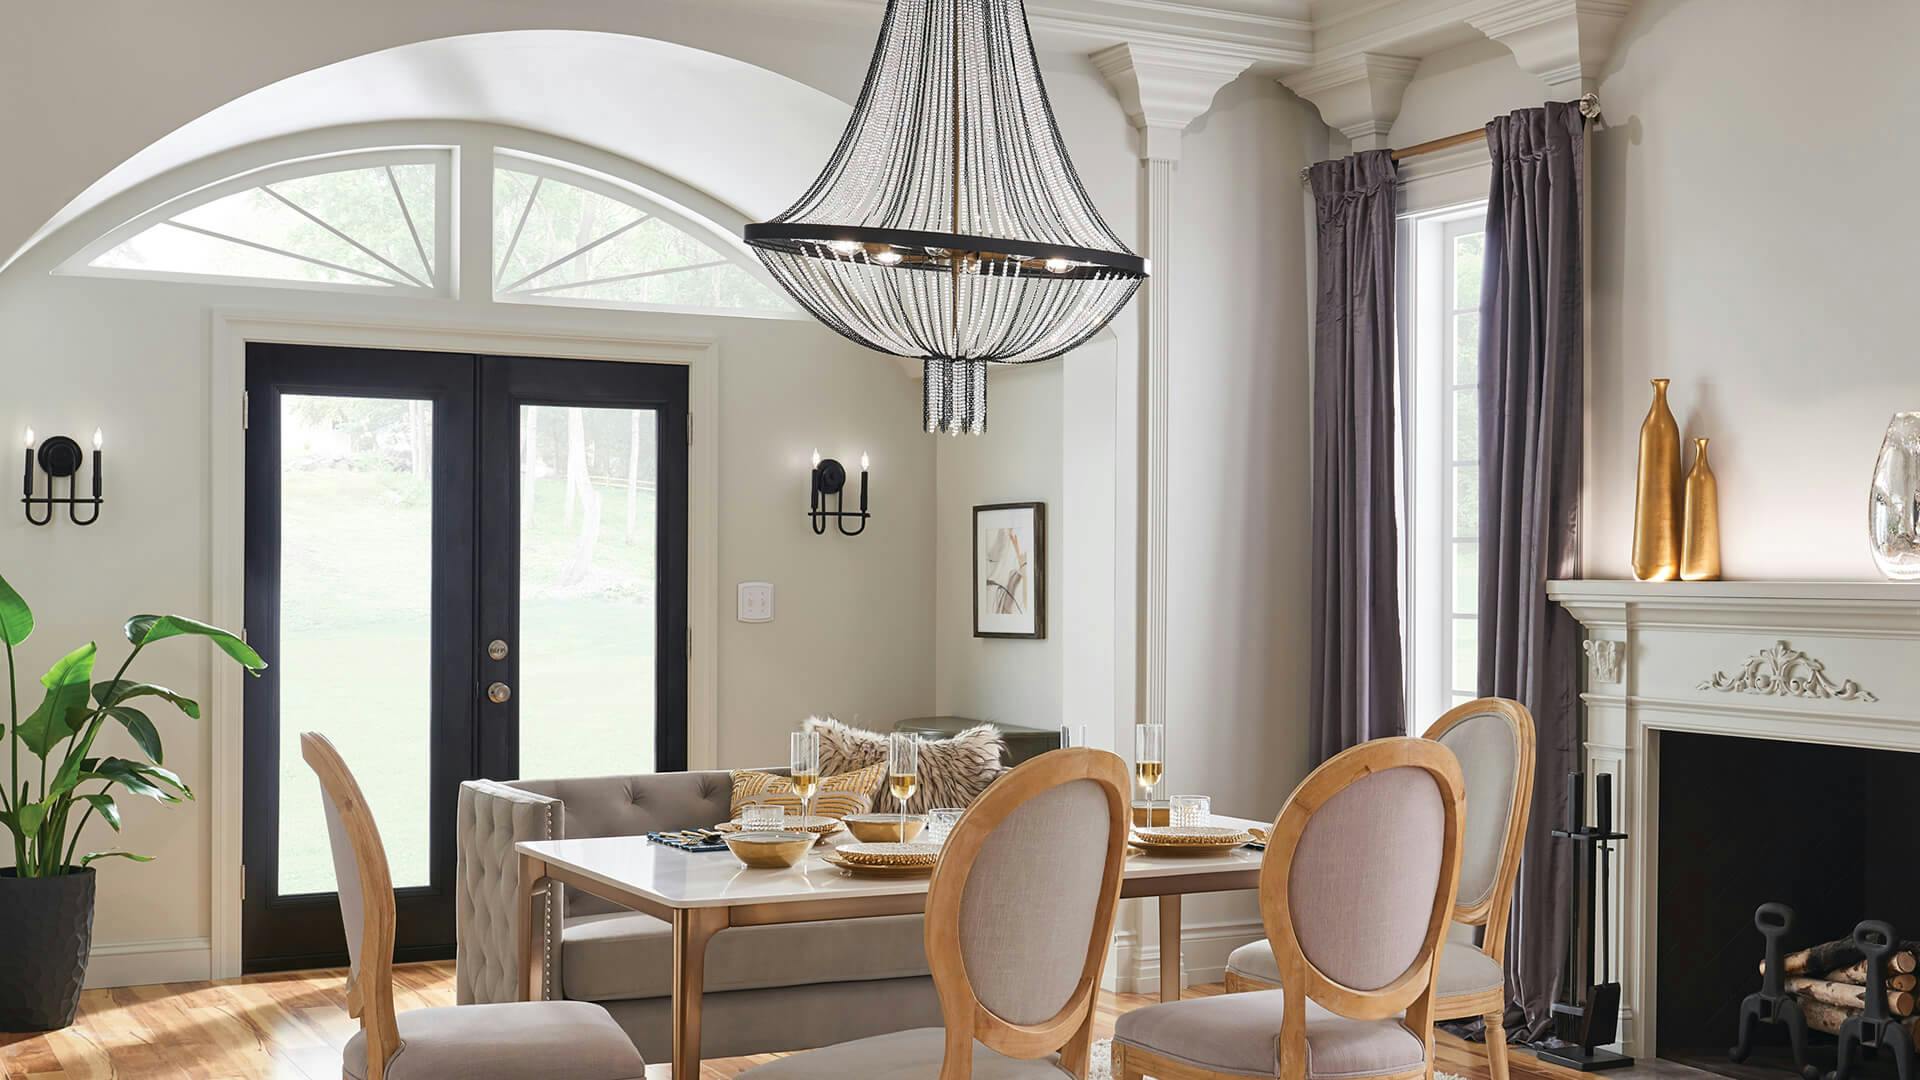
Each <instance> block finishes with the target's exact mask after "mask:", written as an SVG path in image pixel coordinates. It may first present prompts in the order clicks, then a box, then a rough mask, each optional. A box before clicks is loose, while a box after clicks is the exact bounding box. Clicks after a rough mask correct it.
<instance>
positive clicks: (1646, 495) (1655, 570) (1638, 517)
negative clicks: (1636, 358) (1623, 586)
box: [1633, 379, 1680, 581]
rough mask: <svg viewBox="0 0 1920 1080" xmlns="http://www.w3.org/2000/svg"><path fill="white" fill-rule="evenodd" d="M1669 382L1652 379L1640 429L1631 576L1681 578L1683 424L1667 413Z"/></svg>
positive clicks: (1663, 579)
mask: <svg viewBox="0 0 1920 1080" xmlns="http://www.w3.org/2000/svg"><path fill="white" fill-rule="evenodd" d="M1667 382H1668V380H1666V379H1655V380H1653V407H1652V408H1650V409H1648V410H1647V419H1646V422H1645V423H1643V424H1641V425H1640V473H1639V476H1638V478H1637V479H1636V481H1635V483H1634V489H1633V576H1634V577H1636V578H1639V579H1640V580H1641V581H1672V580H1673V579H1674V578H1676V577H1678V576H1679V574H1680V425H1679V424H1676V423H1674V421H1673V413H1672V411H1671V410H1669V409H1668V408H1667Z"/></svg>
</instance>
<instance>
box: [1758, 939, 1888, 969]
mask: <svg viewBox="0 0 1920 1080" xmlns="http://www.w3.org/2000/svg"><path fill="white" fill-rule="evenodd" d="M1916 952H1920V942H1912V941H1903V942H1901V943H1900V948H1899V950H1897V951H1895V952H1893V953H1890V954H1889V955H1888V956H1887V974H1889V975H1911V974H1913V973H1914V972H1915V971H1920V961H1917V960H1916V959H1915V953H1916ZM1865 959H1866V958H1865V957H1863V956H1861V955H1860V950H1859V949H1856V948H1854V946H1853V939H1852V938H1841V939H1840V940H1838V941H1829V942H1825V943H1823V944H1820V945H1815V946H1813V947H1812V948H1810V949H1801V950H1800V951H1799V952H1791V953H1788V954H1787V955H1786V958H1785V959H1784V960H1782V961H1781V962H1780V966H1781V967H1782V968H1784V969H1786V973H1787V974H1789V975H1818V974H1819V973H1820V972H1823V971H1832V970H1834V969H1835V968H1844V967H1851V966H1853V965H1854V964H1858V963H1864V962H1865ZM1861 970H1863V971H1864V970H1865V969H1864V968H1862V969H1861ZM1766 971H1767V965H1766V961H1764V960H1763V961H1761V962H1760V973H1761V974H1762V975H1764V974H1766Z"/></svg>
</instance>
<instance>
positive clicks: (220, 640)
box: [127, 615, 267, 673]
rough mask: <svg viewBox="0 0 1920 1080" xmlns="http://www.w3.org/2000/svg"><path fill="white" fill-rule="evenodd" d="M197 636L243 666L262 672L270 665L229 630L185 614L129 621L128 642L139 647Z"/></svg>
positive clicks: (145, 616)
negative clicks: (211, 643) (170, 639)
mask: <svg viewBox="0 0 1920 1080" xmlns="http://www.w3.org/2000/svg"><path fill="white" fill-rule="evenodd" d="M183 634H194V635H197V636H199V637H204V638H207V639H209V640H211V641H212V642H213V643H214V644H215V645H217V646H219V648H220V651H221V652H223V653H226V654H227V655H228V656H231V657H233V658H234V659H235V660H236V661H238V662H239V663H240V666H241V667H244V668H246V669H247V670H248V671H252V672H255V673H258V672H260V671H262V670H264V669H265V668H266V666H267V662H266V661H265V660H262V659H260V654H259V653H257V652H254V651H253V647H252V646H250V645H248V644H247V643H246V642H244V641H241V640H240V639H239V638H238V637H236V636H235V635H234V634H232V633H231V632H229V631H226V630H222V629H220V628H219V627H217V626H209V625H208V624H206V623H203V622H200V621H199V620H197V619H189V618H187V617H186V616H184V615H135V616H134V617H133V618H131V619H128V620H127V640H128V641H131V642H133V643H134V644H135V645H151V644H153V643H154V642H156V641H162V640H164V639H166V638H170V637H180V636H181V635H183Z"/></svg>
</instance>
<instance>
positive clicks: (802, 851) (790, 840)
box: [726, 832, 816, 870]
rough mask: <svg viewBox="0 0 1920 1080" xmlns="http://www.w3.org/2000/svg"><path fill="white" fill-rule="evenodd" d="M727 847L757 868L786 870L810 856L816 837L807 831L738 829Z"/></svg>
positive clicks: (731, 834) (743, 861) (729, 838)
mask: <svg viewBox="0 0 1920 1080" xmlns="http://www.w3.org/2000/svg"><path fill="white" fill-rule="evenodd" d="M726 839H727V850H728V851H731V852H733V857H734V858H736V859H739V860H740V861H741V862H742V863H744V864H746V865H747V866H748V867H750V868H751V869H754V870H782V869H785V868H786V867H789V866H793V865H795V864H796V863H798V862H799V861H800V860H801V859H803V858H806V855H807V849H808V848H811V847H812V846H813V842H814V840H815V839H816V837H815V836H814V835H813V834H812V833H803V832H737V833H728V834H727V838H726Z"/></svg>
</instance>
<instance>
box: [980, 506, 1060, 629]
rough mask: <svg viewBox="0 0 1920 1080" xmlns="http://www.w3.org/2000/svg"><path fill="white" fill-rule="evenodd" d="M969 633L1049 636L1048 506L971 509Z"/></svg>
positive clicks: (982, 507)
mask: <svg viewBox="0 0 1920 1080" xmlns="http://www.w3.org/2000/svg"><path fill="white" fill-rule="evenodd" d="M973 636H974V637H987V638H1036V639H1037V638H1044V637H1046V636H1047V504H1046V503H1037V502H1026V503H995V504H993V505H992V506H976V507H974V508H973Z"/></svg>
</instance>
